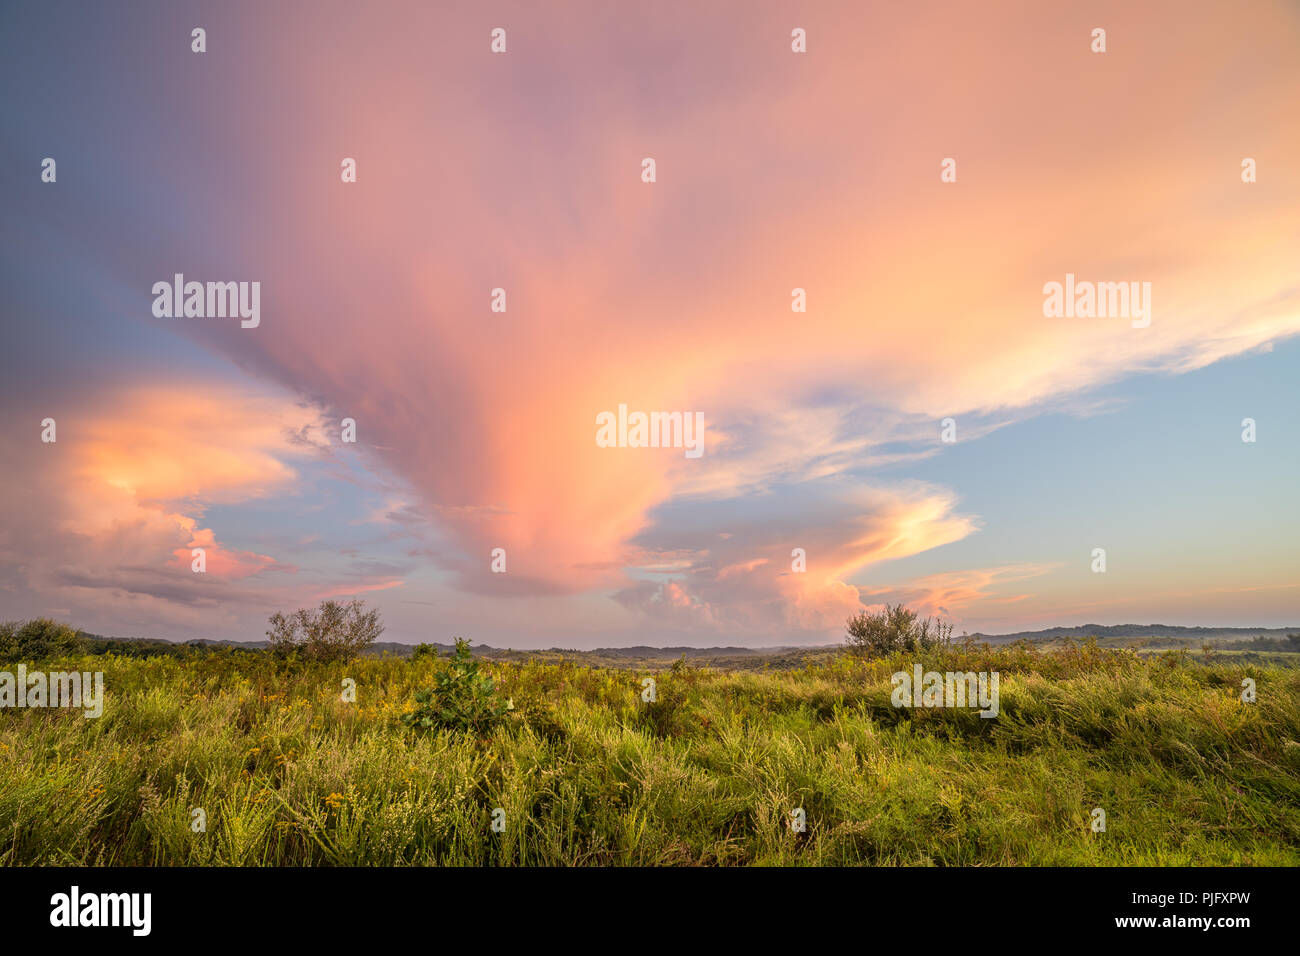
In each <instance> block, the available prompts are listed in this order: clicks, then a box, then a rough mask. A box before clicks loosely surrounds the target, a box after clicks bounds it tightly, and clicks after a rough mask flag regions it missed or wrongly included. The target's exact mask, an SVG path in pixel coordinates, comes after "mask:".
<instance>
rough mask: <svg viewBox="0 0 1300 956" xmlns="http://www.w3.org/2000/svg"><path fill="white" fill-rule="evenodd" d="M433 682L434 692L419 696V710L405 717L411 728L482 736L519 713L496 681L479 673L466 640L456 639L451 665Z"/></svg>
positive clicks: (403, 720)
mask: <svg viewBox="0 0 1300 956" xmlns="http://www.w3.org/2000/svg"><path fill="white" fill-rule="evenodd" d="M433 680H434V686H433V688H432V689H430V690H422V691H417V692H416V694H415V703H416V708H415V710H414V711H412V712H411V713H407V714H403V715H402V722H403V723H405V724H406V725H407V726H408V727H416V728H419V729H424V730H427V729H429V728H431V727H450V728H452V729H454V730H471V731H474V732H475V733H482V732H484V731H486V730H489V729H491V727H492V726H493V725H494V724H496V723H497V722H499V721H500V720H502V719H503V718H504V717H505V716H506V714H507V713H509V712H510V711H512V710H514V709H515V705H514V701H512V700H509V699H505V700H503V699H502V697H501V694H500V692H499V691H498V690H497V688H496V684H495V682H494V681H493V680H492V678H491V677H489V676H487V675H486V674H482V673H479V669H478V661H476V660H474V655H473V654H472V653H470V649H469V641H466V640H465V639H463V638H459V637H458V638H456V651H455V653H454V654H452V657H451V661H450V662H449V663H448V666H447V667H446V668H445V669H443V670H440V671H438V673H437V674H435V675H434V678H433Z"/></svg>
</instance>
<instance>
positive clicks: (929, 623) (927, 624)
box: [846, 604, 952, 657]
mask: <svg viewBox="0 0 1300 956" xmlns="http://www.w3.org/2000/svg"><path fill="white" fill-rule="evenodd" d="M846 627H847V628H848V644H849V646H850V647H851V648H853V649H854V650H855V651H858V652H859V653H862V654H865V655H867V656H868V657H883V656H885V655H886V654H892V653H894V652H896V651H909V652H916V651H928V650H930V649H932V648H936V647H947V646H948V645H949V644H951V643H952V624H951V622H948V621H941V620H938V619H936V618H932V617H927V618H926V619H925V620H923V621H922V620H919V619H918V617H917V613H916V612H915V611H912V610H909V609H908V608H906V607H905V606H903V605H902V604H898V605H893V606H891V605H889V604H886V605H885V609H884V610H883V611H862V612H860V613H858V614H856V615H854V616H853V617H851V618H849V620H848V623H847V624H846Z"/></svg>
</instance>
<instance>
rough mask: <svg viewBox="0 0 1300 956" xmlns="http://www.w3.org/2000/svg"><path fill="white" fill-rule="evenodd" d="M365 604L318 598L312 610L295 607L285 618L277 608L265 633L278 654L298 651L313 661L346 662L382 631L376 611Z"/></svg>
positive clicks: (286, 654) (283, 654) (372, 641)
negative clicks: (316, 604) (369, 609)
mask: <svg viewBox="0 0 1300 956" xmlns="http://www.w3.org/2000/svg"><path fill="white" fill-rule="evenodd" d="M365 607H366V602H365V601H356V600H353V601H349V602H348V603H347V604H340V603H339V602H337V601H322V602H321V604H320V607H319V608H317V609H316V610H315V611H309V610H307V609H306V608H299V609H298V610H297V611H294V612H293V613H292V614H290V615H288V616H287V617H286V616H285V615H284V614H281V613H280V612H278V611H277V612H276V613H275V614H272V615H271V629H270V630H269V631H267V632H266V636H267V638H269V639H270V642H271V651H272V652H273V653H274V654H276V656H279V657H287V656H288V655H289V654H291V653H294V652H298V653H301V654H302V655H303V656H304V657H306V658H307V659H308V660H313V661H350V660H352V658H354V657H356V656H357V655H358V654H360V653H361V652H362V651H364V650H365V649H366V648H367V647H369V646H370V645H371V644H373V643H375V640H376V639H377V638H378V637H379V635H380V634H382V633H383V632H384V625H383V624H381V623H380V622H379V611H378V610H371V611H367V610H365Z"/></svg>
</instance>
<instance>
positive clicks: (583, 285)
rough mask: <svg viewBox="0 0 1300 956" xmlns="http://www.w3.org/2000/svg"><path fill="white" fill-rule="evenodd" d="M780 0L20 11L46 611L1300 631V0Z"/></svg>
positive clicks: (518, 636) (396, 622)
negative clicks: (1118, 295)
mask: <svg viewBox="0 0 1300 956" xmlns="http://www.w3.org/2000/svg"><path fill="white" fill-rule="evenodd" d="M739 9H740V7H739V5H738V4H731V3H717V4H698V3H681V2H664V3H656V4H646V5H634V4H617V5H611V4H607V3H596V2H590V3H569V2H556V3H545V4H538V3H517V4H512V3H471V2H465V3H438V4H433V3H427V2H418V3H417V2H409V3H408V2H397V0H384V2H378V3H371V4H353V3H335V2H320V3H313V4H311V5H310V6H306V5H296V4H290V3H279V2H277V3H252V2H233V3H220V4H216V3H213V4H195V3H185V2H166V3H164V2H156V3H154V2H137V3H131V4H119V5H107V4H103V5H99V4H97V5H86V4H65V3H59V2H51V3H40V4H37V3H8V4H5V5H4V6H3V8H0V89H3V90H4V91H5V93H4V97H3V100H2V102H3V107H2V109H3V113H2V114H0V117H2V119H0V196H3V214H2V215H0V242H2V243H3V249H4V254H3V256H2V257H0V333H2V339H0V342H2V343H3V347H2V348H0V381H2V382H3V386H0V420H2V426H0V449H2V451H3V468H2V469H0V618H4V619H22V618H27V617H33V616H38V615H43V616H53V617H56V618H58V619H61V620H66V621H68V622H70V623H72V624H74V625H75V626H78V627H80V628H83V629H85V630H88V631H91V632H94V633H101V634H113V635H120V636H143V637H155V638H169V639H174V640H189V639H194V638H214V639H232V640H259V639H261V638H262V637H263V636H264V632H265V630H266V626H267V624H266V619H267V617H268V616H269V615H270V614H271V613H273V612H274V611H276V610H291V609H293V608H296V607H304V606H313V605H315V604H316V603H318V602H319V601H322V600H325V599H340V600H347V599H352V598H354V597H355V598H359V599H362V600H365V601H366V602H367V603H368V604H370V605H372V606H375V607H378V608H379V609H380V610H381V613H382V616H383V620H384V622H385V624H386V626H387V631H386V633H385V635H384V639H385V640H397V641H405V642H418V641H438V642H447V641H450V640H451V639H452V638H453V637H454V636H462V637H466V638H468V639H470V640H471V641H473V642H475V643H480V642H483V643H489V644H493V645H496V646H506V647H515V648H530V647H551V646H560V647H595V646H618V645H635V644H652V645H682V644H684V645H695V646H713V645H748V646H776V645H800V644H816V643H826V642H829V641H834V640H838V639H840V638H841V637H842V635H843V625H844V621H845V620H846V619H847V618H848V617H849V616H850V615H852V614H854V613H857V612H858V611H861V610H867V609H876V608H878V607H880V606H881V605H883V604H885V603H896V602H904V603H906V604H908V605H909V606H910V607H913V608H915V609H916V610H918V611H919V612H920V613H922V614H933V615H936V616H938V617H941V618H943V619H945V620H949V621H951V622H952V623H953V625H954V627H955V630H956V632H957V633H962V632H967V631H968V632H971V633H975V632H982V633H1005V632H1012V631H1020V630H1031V629H1036V628H1043V627H1050V626H1057V625H1079V624H1090V623H1093V624H1122V623H1164V624H1184V625H1212V626H1245V627H1261V628H1262V627H1287V626H1295V625H1300V547H1297V544H1296V542H1297V541H1300V505H1298V504H1297V492H1296V489H1297V474H1300V469H1298V468H1297V465H1300V454H1298V453H1297V449H1298V448H1300V401H1298V400H1297V395H1298V393H1297V383H1298V382H1300V123H1297V122H1296V118H1297V116H1298V115H1300V112H1297V110H1298V104H1300V57H1298V56H1297V55H1296V51H1297V50H1298V49H1300V6H1297V5H1296V4H1294V3H1284V2H1277V3H1272V2H1267V0H1259V2H1253V3H1250V4H1243V5H1229V4H1222V3H1199V2H1193V3H1188V2H1170V3H1143V4H1140V5H1135V4H1131V3H1128V2H1123V3H1105V2H1099V3H1091V2H1090V3H1064V4H1050V5H1048V4H1038V3H1028V2H1026V3H989V4H927V3H914V4H905V5H903V4H866V3H860V2H858V3H832V2H817V3H806V4H801V3H790V2H786V3H775V2H759V3H746V4H744V5H743V15H742V14H741V13H740V12H739ZM196 27H198V28H202V29H203V30H204V31H205V33H204V50H203V52H195V50H194V49H193V45H194V42H195V41H194V39H193V34H192V31H193V30H194V29H195V28H196ZM497 28H500V29H502V30H504V31H505V34H504V36H505V50H504V52H494V51H493V49H492V46H493V31H494V29H497ZM1097 28H1101V29H1103V30H1104V31H1105V50H1104V52H1099V51H1094V49H1093V47H1094V46H1096V45H1097V42H1098V41H1097V40H1096V39H1095V37H1094V30H1095V29H1097ZM795 30H802V31H804V32H803V36H804V37H805V41H804V43H805V51H804V52H796V50H795V49H793V47H794V46H797V45H798V42H797V39H796V38H794V36H793V32H792V31H795ZM47 158H49V159H53V160H54V161H55V167H54V169H55V173H54V181H52V182H51V181H46V179H47V174H46V172H45V170H46V164H45V162H44V161H45V160H46V159H47ZM345 159H352V160H354V161H355V170H356V176H355V181H354V182H351V181H345V174H344V169H343V167H344V160H345ZM646 159H653V160H654V169H653V179H652V181H647V179H648V173H647V165H646V163H645V162H644V160H646ZM947 159H952V160H953V161H954V162H953V163H952V164H948V166H947V167H945V164H944V161H945V160H947ZM1246 159H1250V160H1253V161H1254V162H1253V164H1252V168H1253V170H1254V176H1253V179H1254V181H1250V182H1247V181H1244V180H1245V179H1246V178H1249V177H1247V176H1246V174H1245V173H1244V170H1243V161H1244V160H1246ZM945 168H946V169H947V170H948V171H949V175H947V176H946V177H945ZM954 171H955V178H954V176H953V175H951V174H952V172H954ZM177 273H180V274H183V275H184V277H185V281H197V282H203V283H206V282H258V283H260V285H259V289H260V313H259V321H258V324H257V325H256V327H247V328H246V327H243V323H241V321H240V319H239V318H237V317H236V318H231V317H208V316H195V315H191V316H184V315H182V316H179V317H168V316H159V315H157V314H155V313H156V311H157V310H156V309H155V294H154V292H153V289H154V285H155V283H157V282H160V281H161V282H165V283H169V284H170V283H171V282H172V279H173V276H174V275H175V274H177ZM1067 275H1069V276H1073V277H1074V279H1075V280H1078V281H1079V282H1123V283H1130V282H1132V283H1137V285H1136V286H1134V287H1133V289H1134V292H1135V300H1134V301H1135V302H1136V301H1137V292H1138V291H1139V290H1141V289H1143V288H1147V289H1149V290H1150V291H1149V306H1150V307H1149V310H1148V312H1147V314H1146V318H1145V319H1141V318H1133V317H1130V316H1126V315H1123V314H1119V313H1118V312H1117V311H1116V310H1114V309H1112V310H1110V314H1097V315H1087V314H1082V315H1080V314H1067V315H1058V314H1052V310H1051V309H1049V308H1048V307H1047V305H1046V299H1047V298H1048V295H1047V290H1048V288H1049V284H1050V283H1052V282H1058V283H1062V284H1064V283H1066V282H1067V278H1066V277H1067ZM1070 281H1074V280H1070ZM1148 283H1149V285H1145V284H1148ZM498 289H500V290H504V293H505V294H504V303H505V308H504V311H494V309H493V305H494V302H495V303H496V304H497V305H498V306H499V305H500V302H501V297H500V296H498V294H497V293H495V292H494V290H498ZM796 289H801V290H803V300H804V305H805V311H796V310H795V309H796V306H797V304H798V299H797V298H796V296H795V294H794V290H796ZM1073 311H1074V310H1071V312H1073ZM1080 311H1082V310H1080ZM1101 311H1102V312H1103V313H1105V312H1106V310H1101ZM620 406H626V408H627V409H629V410H630V411H632V412H635V411H643V412H647V413H649V412H651V411H658V412H682V413H684V414H686V415H687V416H688V417H689V418H691V420H694V418H695V416H697V415H698V416H699V417H700V419H701V420H702V421H703V433H702V434H703V440H702V453H701V454H699V455H698V456H692V455H688V454H686V450H685V449H684V448H682V447H657V448H652V447H632V445H633V444H634V442H633V441H628V442H623V443H621V444H618V443H616V444H615V445H614V446H613V447H610V446H609V443H608V442H604V443H602V441H601V440H600V429H598V427H597V425H598V421H599V419H598V416H600V415H601V413H602V412H610V413H613V414H615V415H617V413H618V409H619V407H620ZM46 419H53V420H54V422H55V440H54V441H48V440H43V437H48V434H47V429H46V428H45V426H44V425H43V424H42V423H43V422H44V421H45V420H46ZM344 419H352V420H353V421H354V422H355V423H356V428H355V433H356V441H355V442H349V441H345V440H344V437H345V435H344V429H343V424H342V423H343V421H344ZM1246 419H1251V420H1252V421H1253V423H1254V424H1253V432H1254V434H1253V436H1252V437H1253V438H1254V440H1253V441H1245V440H1243V436H1244V434H1245V433H1246V432H1247V428H1246V426H1245V425H1244V421H1245V420H1246ZM945 431H946V432H947V434H946V435H945ZM945 437H947V438H952V439H954V440H951V441H946V440H945ZM195 549H201V550H202V553H203V556H204V560H205V570H204V571H203V572H202V573H198V572H195V571H194V570H193V568H194V563H193V562H194V555H195ZM496 549H501V551H497V552H496V554H497V555H501V553H502V552H504V558H503V559H501V558H497V559H494V556H493V555H494V551H495V550H496ZM796 549H799V550H798V552H797V554H798V555H800V556H796ZM1096 549H1102V550H1103V551H1104V558H1105V570H1104V571H1101V570H1099V564H1098V557H1097V555H1098V552H1097V550H1096ZM503 563H504V570H502V564H503ZM494 564H495V566H496V569H495V570H494Z"/></svg>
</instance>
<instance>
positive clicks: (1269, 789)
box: [0, 644, 1300, 866]
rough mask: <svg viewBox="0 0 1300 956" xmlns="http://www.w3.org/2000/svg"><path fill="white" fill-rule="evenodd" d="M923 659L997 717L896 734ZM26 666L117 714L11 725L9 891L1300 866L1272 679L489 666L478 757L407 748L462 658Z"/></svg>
mask: <svg viewBox="0 0 1300 956" xmlns="http://www.w3.org/2000/svg"><path fill="white" fill-rule="evenodd" d="M1290 656H1291V657H1294V655H1290ZM917 660H919V661H921V662H922V663H923V664H924V666H925V667H926V668H928V669H937V670H940V671H944V670H960V671H998V672H999V673H1000V675H1001V704H1000V713H999V715H998V717H997V718H996V719H987V720H986V719H981V718H980V717H979V716H977V715H976V713H975V712H974V711H971V710H959V709H916V710H907V709H899V708H895V707H894V706H892V705H891V701H890V695H891V690H892V687H891V683H890V675H891V674H892V673H894V672H895V671H900V670H911V668H912V665H913V663H914V661H917ZM27 666H28V668H29V669H31V668H34V667H38V666H39V667H43V668H45V669H46V670H49V671H58V670H74V669H76V670H82V671H103V672H104V674H105V686H106V698H105V705H104V713H103V716H102V717H100V718H98V719H86V718H85V717H83V716H82V713H81V712H80V711H77V710H75V709H74V710H56V709H48V708H47V709H43V710H42V709H31V708H29V709H8V710H4V711H0V864H3V865H8V866H15V865H72V864H79V865H93V866H100V865H253V866H317V865H404V864H415V865H490V866H497V865H551V866H574V865H635V866H644V865H1083V866H1093V865H1139V864H1140V865H1221V864H1225V865H1296V864H1297V863H1300V743H1298V742H1297V741H1300V670H1298V669H1295V668H1293V667H1287V666H1281V665H1279V664H1278V663H1270V662H1258V661H1234V660H1232V659H1231V658H1230V657H1228V656H1222V655H1220V656H1215V655H1206V656H1201V657H1198V656H1196V655H1190V654H1187V653H1182V652H1169V653H1164V654H1159V655H1145V656H1143V655H1139V654H1136V653H1134V652H1133V651H1131V650H1125V649H1107V648H1101V647H1098V646H1097V645H1096V644H1083V645H1074V644H1066V645H1064V646H1061V647H1057V648H1055V649H1051V650H1042V649H1039V648H1035V647H1033V646H1030V645H1027V644H1019V645H1015V646H1011V647H1000V648H990V647H988V646H987V645H981V646H979V647H975V646H970V645H968V646H965V647H951V648H944V649H940V650H933V651H929V652H926V653H924V654H919V655H918V654H895V655H892V656H889V657H885V658H880V659H866V658H864V657H860V656H856V655H854V654H851V653H848V652H845V653H842V654H831V655H828V656H827V657H826V659H821V660H814V661H811V662H809V663H807V664H806V665H804V666H800V667H797V668H788V669H779V670H778V669H772V670H760V669H750V670H722V669H714V668H709V667H694V666H690V665H689V664H688V663H686V662H684V661H679V662H678V663H677V664H675V665H673V666H672V667H667V668H662V669H658V670H652V669H650V668H648V667H647V668H641V669H639V668H638V667H637V666H635V665H632V666H629V667H622V668H615V667H599V666H584V665H580V664H575V663H573V662H570V661H559V662H547V661H529V660H519V661H501V660H485V661H481V664H480V666H481V667H482V669H483V672H484V673H485V674H488V675H490V676H491V677H492V678H493V680H494V681H495V685H496V686H495V688H494V690H493V693H494V694H498V695H500V698H501V699H502V700H508V701H509V703H510V705H511V708H512V709H510V710H509V711H508V712H506V713H505V715H504V716H503V717H502V718H501V719H499V720H497V721H496V722H495V723H494V724H493V725H492V726H491V727H489V728H487V729H484V730H481V731H474V730H459V729H451V728H447V727H432V728H428V729H422V728H420V727H419V726H414V727H413V726H410V725H409V724H408V722H404V721H403V720H402V715H403V714H408V713H410V712H412V711H413V710H414V709H415V708H416V707H417V706H418V705H417V704H416V702H415V695H416V694H417V692H419V691H422V690H425V689H428V688H429V687H431V686H433V685H434V684H435V681H436V679H437V675H438V674H439V673H443V674H444V675H445V674H446V673H447V669H448V668H449V667H451V666H452V665H451V663H450V662H449V661H448V659H447V658H446V657H445V656H438V657H434V656H429V655H417V656H416V657H415V658H414V659H401V658H396V657H392V656H382V657H374V656H366V657H360V658H357V659H355V660H352V661H347V662H332V663H319V662H316V663H313V662H305V661H300V660H280V659H276V658H274V657H273V656H272V655H270V654H267V653H262V652H243V653H236V652H232V651H229V650H222V649H214V650H205V651H203V652H201V653H195V654H193V655H191V656H189V657H173V656H146V657H131V656H123V655H119V654H113V653H108V654H80V653H79V654H67V655H59V656H55V657H53V658H51V659H49V660H46V661H43V662H28V665H27ZM651 674H653V676H654V678H655V681H656V694H655V696H656V699H655V701H654V702H653V703H647V702H646V701H644V700H643V699H642V693H643V685H642V680H643V679H644V677H646V676H650V675H651ZM1245 677H1250V678H1252V679H1254V681H1255V682H1256V686H1257V695H1258V698H1257V700H1256V701H1255V702H1253V703H1246V702H1243V701H1242V700H1241V683H1242V679H1243V678H1245ZM348 679H350V680H352V681H355V687H356V698H355V702H347V701H345V700H344V699H343V697H344V696H345V695H344V693H343V688H344V687H345V686H346V685H345V681H346V680H348ZM498 808H499V809H500V810H502V811H504V816H502V815H501V814H496V815H495V818H496V819H497V821H498V824H499V826H500V825H503V827H504V829H502V830H501V832H497V831H496V830H494V829H493V826H492V824H493V820H494V811H495V810H497V809H498ZM796 808H798V809H802V811H803V814H804V819H805V820H806V827H805V829H804V830H803V832H797V830H796V828H794V827H793V826H792V811H793V810H795V809H796ZM1094 808H1102V809H1104V811H1105V816H1106V829H1105V831H1104V832H1093V829H1092V826H1091V820H1092V811H1093V810H1094ZM196 810H197V811H201V812H202V813H201V816H202V822H203V824H204V825H203V827H202V828H198V825H197V822H196V821H197V820H198V819H199V817H198V816H197V815H196V813H195V811H196Z"/></svg>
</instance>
